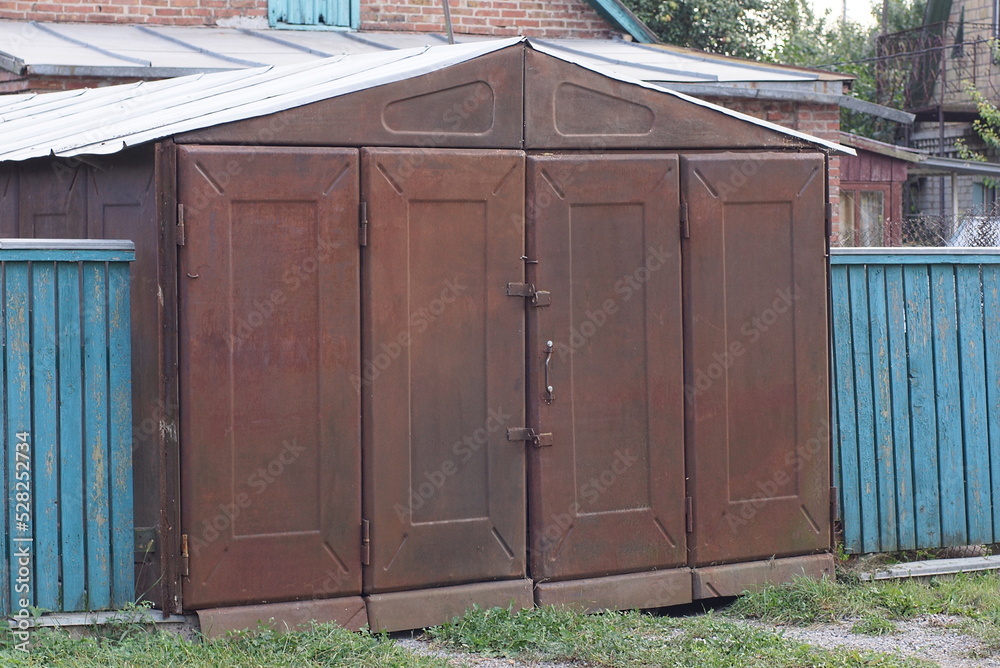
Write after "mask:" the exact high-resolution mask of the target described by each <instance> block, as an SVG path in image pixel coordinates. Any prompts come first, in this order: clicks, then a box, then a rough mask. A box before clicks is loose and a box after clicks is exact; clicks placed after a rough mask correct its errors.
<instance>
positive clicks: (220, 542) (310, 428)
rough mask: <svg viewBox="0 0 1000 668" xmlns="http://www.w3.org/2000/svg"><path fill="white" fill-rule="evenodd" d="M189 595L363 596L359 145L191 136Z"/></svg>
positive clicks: (186, 365) (186, 179) (183, 280)
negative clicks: (213, 141)
mask: <svg viewBox="0 0 1000 668" xmlns="http://www.w3.org/2000/svg"><path fill="white" fill-rule="evenodd" d="M178 179H179V183H178V187H179V199H180V202H181V204H182V207H183V212H184V216H183V220H184V227H185V233H186V234H185V236H186V239H185V245H184V246H183V248H181V249H180V274H179V281H180V318H179V322H180V378H181V388H180V389H181V405H182V406H183V411H182V414H181V443H182V444H183V449H182V454H181V466H182V490H181V495H182V518H183V519H182V523H183V532H184V533H185V534H186V535H187V537H188V552H189V555H190V559H189V561H190V566H189V567H190V577H189V578H188V579H187V580H186V582H185V589H184V596H185V601H184V603H185V608H187V609H194V608H202V607H208V606H216V605H226V604H230V603H252V602H264V601H275V600H283V599H284V600H287V599H295V598H322V597H326V596H333V595H337V594H348V593H355V594H356V593H360V591H361V564H360V526H361V517H360V490H359V487H360V433H359V415H360V398H359V395H358V392H357V390H355V388H354V387H352V384H351V382H350V378H351V377H352V376H356V375H357V374H358V372H359V368H360V360H359V355H360V351H359V345H358V332H359V330H360V323H359V304H358V297H359V294H360V292H359V251H358V246H357V211H358V156H357V151H354V150H328V149H280V148H267V149H262V148H238V147H206V148H198V147H182V148H180V149H179V154H178Z"/></svg>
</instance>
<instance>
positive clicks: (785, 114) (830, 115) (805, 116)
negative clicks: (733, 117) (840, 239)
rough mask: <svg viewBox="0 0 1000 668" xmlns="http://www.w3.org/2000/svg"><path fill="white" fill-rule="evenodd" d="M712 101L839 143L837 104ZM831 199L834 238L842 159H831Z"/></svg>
mask: <svg viewBox="0 0 1000 668" xmlns="http://www.w3.org/2000/svg"><path fill="white" fill-rule="evenodd" d="M705 99H707V100H709V101H710V102H715V103H716V104H719V105H722V106H724V107H728V108H729V109H733V110H735V111H740V112H743V113H744V114H747V115H748V116H754V117H755V118H763V119H764V120H766V121H771V122H772V123H775V124H776V125H783V126H784V127H786V128H791V129H792V130H798V131H799V132H805V133H807V134H811V135H814V136H816V137H819V138H820V139H828V140H830V141H833V142H839V141H840V136H839V135H838V134H837V133H838V132H839V131H840V107H838V106H837V105H835V104H805V103H800V102H784V101H782V102H779V101H768V100H741V99H739V98H719V99H711V98H705ZM830 202H831V203H832V204H833V220H832V222H831V230H832V232H833V237H834V238H836V237H837V236H838V235H839V234H840V211H839V204H840V158H838V157H831V158H830Z"/></svg>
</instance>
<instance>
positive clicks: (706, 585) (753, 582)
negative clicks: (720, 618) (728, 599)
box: [691, 554, 834, 600]
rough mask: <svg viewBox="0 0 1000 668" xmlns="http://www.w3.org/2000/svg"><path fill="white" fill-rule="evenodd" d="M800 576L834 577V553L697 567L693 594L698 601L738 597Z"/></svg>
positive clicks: (693, 580) (692, 580)
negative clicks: (721, 597)
mask: <svg viewBox="0 0 1000 668" xmlns="http://www.w3.org/2000/svg"><path fill="white" fill-rule="evenodd" d="M799 576H805V577H808V578H815V579H817V580H818V579H820V578H822V577H829V578H832V577H834V562H833V555H832V554H811V555H809V556H805V557H787V558H784V559H768V560H767V561H749V562H744V563H739V564H724V565H722V566H707V567H705V568H696V569H694V573H693V574H692V578H691V584H692V594H693V596H694V598H695V600H697V599H703V598H718V597H720V596H739V595H740V594H742V593H744V592H747V591H753V590H754V589H759V588H760V587H763V586H766V585H774V584H781V583H783V582H791V581H792V580H793V579H795V578H796V577H799Z"/></svg>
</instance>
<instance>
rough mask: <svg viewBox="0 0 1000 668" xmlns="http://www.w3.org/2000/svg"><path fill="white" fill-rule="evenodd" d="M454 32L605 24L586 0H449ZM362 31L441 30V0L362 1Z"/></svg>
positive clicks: (550, 30)
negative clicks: (554, 0)
mask: <svg viewBox="0 0 1000 668" xmlns="http://www.w3.org/2000/svg"><path fill="white" fill-rule="evenodd" d="M450 6H451V20H452V25H453V26H454V28H455V32H458V33H466V34H476V35H497V36H506V35H528V36H529V37H578V38H588V37H597V38H606V37H610V36H611V30H610V27H609V26H608V24H607V23H606V22H605V21H604V19H602V18H601V17H600V15H598V13H597V11H596V10H595V9H594V8H593V7H591V6H590V5H589V4H587V3H586V2H584V0H566V1H564V2H549V1H545V2H540V1H538V0H451V2H450ZM361 29H362V30H419V31H422V32H423V31H426V32H443V31H444V30H445V23H444V9H443V8H442V5H441V0H388V1H387V2H379V1H378V0H373V1H371V2H364V1H363V2H362V3H361Z"/></svg>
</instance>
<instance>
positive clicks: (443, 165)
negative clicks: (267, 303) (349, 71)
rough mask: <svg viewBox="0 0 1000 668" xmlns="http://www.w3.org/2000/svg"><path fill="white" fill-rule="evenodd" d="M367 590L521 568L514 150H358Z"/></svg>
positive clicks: (517, 168)
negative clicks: (363, 217) (509, 289)
mask: <svg viewBox="0 0 1000 668" xmlns="http://www.w3.org/2000/svg"><path fill="white" fill-rule="evenodd" d="M362 174H363V192H364V198H365V201H366V205H367V215H368V223H369V228H368V246H367V247H366V249H365V255H364V277H365V281H364V284H365V295H364V298H363V303H364V305H365V306H364V308H365V312H364V313H365V315H364V318H363V319H364V323H365V324H364V334H363V364H362V375H361V378H360V381H359V384H360V387H361V390H362V393H363V396H364V400H363V405H364V409H363V410H364V417H363V423H364V454H365V471H364V506H365V517H366V518H367V519H368V520H369V521H370V534H369V535H370V541H371V543H370V549H371V554H370V562H371V564H370V567H369V568H366V569H365V590H366V591H368V592H384V591H393V590H399V589H413V588H419V587H423V586H433V585H443V584H457V583H462V582H477V581H483V580H492V579H503V578H516V577H519V576H523V574H524V572H525V556H524V554H525V547H524V544H525V486H524V444H523V442H510V441H508V440H507V433H506V430H507V428H508V427H523V426H524V325H523V323H524V305H523V301H522V300H520V299H515V298H511V297H508V296H507V295H506V290H505V287H506V284H507V283H508V282H511V281H522V280H523V276H524V266H523V261H522V259H521V256H522V255H523V252H524V216H523V205H524V156H523V154H522V153H520V152H517V151H487V150H482V151H461V150H407V149H366V150H364V151H363V152H362Z"/></svg>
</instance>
